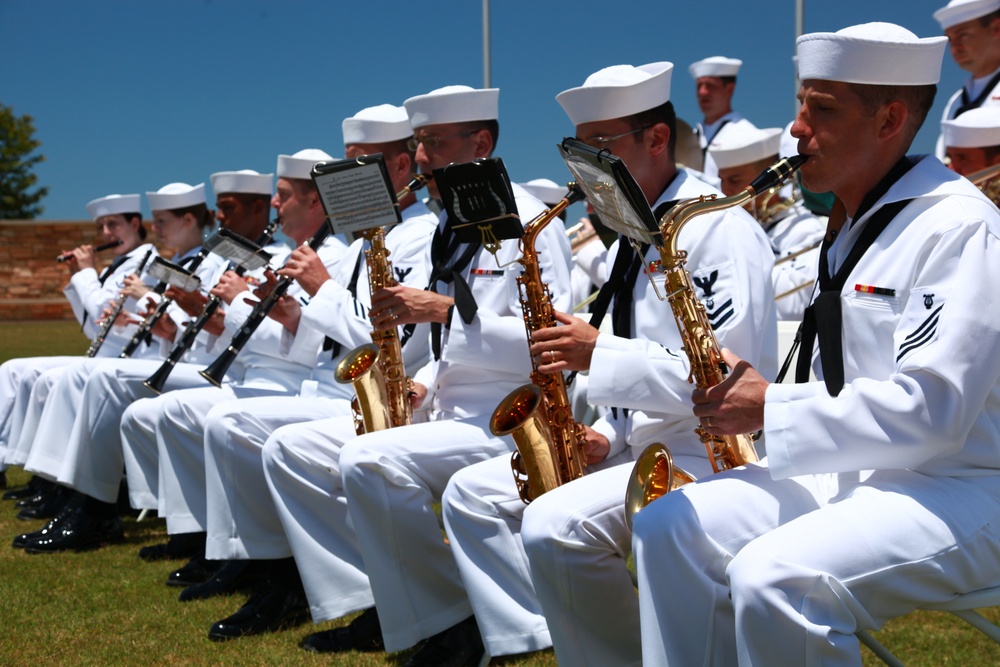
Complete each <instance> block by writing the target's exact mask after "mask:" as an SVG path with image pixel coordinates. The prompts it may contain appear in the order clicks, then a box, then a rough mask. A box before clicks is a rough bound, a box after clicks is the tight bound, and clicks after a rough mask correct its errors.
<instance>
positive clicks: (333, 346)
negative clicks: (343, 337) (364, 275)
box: [323, 235, 388, 359]
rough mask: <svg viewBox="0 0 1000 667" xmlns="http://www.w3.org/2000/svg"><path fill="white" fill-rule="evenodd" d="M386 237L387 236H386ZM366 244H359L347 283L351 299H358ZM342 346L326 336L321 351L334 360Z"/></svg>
mask: <svg viewBox="0 0 1000 667" xmlns="http://www.w3.org/2000/svg"><path fill="white" fill-rule="evenodd" d="M387 236H388V235H387ZM366 245H368V242H367V241H365V242H364V243H362V244H361V251H360V252H359V253H358V261H357V262H355V263H354V271H353V272H352V273H351V279H350V281H348V283H347V291H348V292H350V293H351V298H352V299H357V298H358V276H359V275H361V265H362V264H363V263H364V261H363V260H364V258H365V246H366ZM342 348H343V346H342V345H341V344H340V343H339V342H338V341H335V340H334V339H332V338H330V337H329V336H326V337H325V338H323V351H324V352H325V351H326V350H331V352H330V358H331V359H336V358H337V357H339V356H340V350H341V349H342Z"/></svg>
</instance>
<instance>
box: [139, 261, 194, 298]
mask: <svg viewBox="0 0 1000 667" xmlns="http://www.w3.org/2000/svg"><path fill="white" fill-rule="evenodd" d="M146 273H147V274H148V275H150V276H152V277H153V278H156V279H157V280H159V281H160V282H164V283H167V284H168V285H172V286H173V287H177V288H178V289H182V290H184V291H185V292H193V291H195V290H196V289H198V287H199V286H200V285H201V280H200V279H199V278H198V276H196V275H193V274H191V273H189V272H188V271H186V270H184V268H183V267H181V266H178V265H177V264H174V263H173V262H168V261H167V260H165V259H161V258H160V257H155V258H154V259H153V264H152V265H151V266H150V267H149V268H148V269H147V270H146Z"/></svg>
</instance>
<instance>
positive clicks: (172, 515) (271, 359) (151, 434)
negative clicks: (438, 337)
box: [121, 149, 347, 585]
mask: <svg viewBox="0 0 1000 667" xmlns="http://www.w3.org/2000/svg"><path fill="white" fill-rule="evenodd" d="M332 159H333V158H332V157H331V156H330V155H328V154H327V153H325V152H323V151H321V150H317V149H305V150H302V151H299V152H298V153H295V154H294V155H279V156H278V166H277V175H278V184H277V194H276V196H275V198H274V200H273V202H272V203H273V205H274V207H275V208H276V209H277V210H278V215H279V217H280V218H281V221H282V223H281V224H282V231H283V232H284V233H285V234H286V235H287V236H288V237H289V238H291V239H292V240H293V241H294V242H295V243H296V244H302V243H305V242H306V241H307V240H308V239H310V238H312V237H313V236H314V235H316V234H317V233H318V232H320V231H321V229H322V227H323V224H324V221H325V217H326V214H325V211H324V209H323V206H322V203H321V201H320V198H319V193H318V192H317V190H316V187H315V185H314V184H313V182H312V181H311V180H310V172H311V170H312V167H313V165H314V164H316V163H317V162H325V161H329V160H332ZM346 251H347V244H346V243H345V242H344V240H343V238H341V237H340V236H339V235H335V234H330V235H328V236H326V238H325V240H324V241H323V242H322V244H321V245H320V246H319V248H318V249H317V253H318V255H319V256H320V258H321V260H322V262H323V264H324V266H326V267H327V270H329V271H332V272H335V271H336V270H337V267H338V266H339V263H340V261H341V259H342V258H343V257H344V255H345V254H346ZM272 277H273V276H272ZM268 285H269V286H270V283H268ZM300 300H301V301H300ZM257 301H258V298H257V297H256V296H254V295H250V294H249V293H248V292H244V295H243V296H239V297H237V298H234V299H233V300H232V303H230V304H229V307H228V308H227V309H226V314H225V326H226V330H227V331H226V334H225V335H224V336H223V338H224V339H225V337H226V335H228V334H231V333H235V332H237V331H238V330H239V329H240V328H241V327H242V325H243V323H244V322H245V321H246V320H247V317H248V316H249V315H250V313H251V312H252V311H253V309H254V305H255V304H256V303H257ZM297 301H298V302H301V303H305V302H307V301H308V298H307V295H306V293H305V292H304V290H302V288H301V286H299V285H297V284H292V285H291V287H290V289H289V290H288V292H287V294H286V295H285V297H283V302H284V303H282V304H281V305H280V306H279V307H276V308H275V310H273V311H272V314H274V313H277V312H279V311H281V312H282V314H285V313H287V312H288V311H289V310H292V308H293V307H289V305H288V304H289V303H293V302H297ZM280 316H281V315H279V317H280ZM286 321H287V320H286ZM285 330H286V328H285V324H284V323H280V322H279V321H278V320H277V319H275V318H274V317H267V318H264V320H263V321H262V322H261V324H260V326H259V327H258V328H257V329H256V330H255V331H254V333H253V335H252V336H251V337H250V338H249V340H248V342H247V343H246V345H245V346H244V347H243V349H242V351H241V352H240V354H239V357H238V358H239V361H240V362H241V364H242V366H243V377H242V379H241V381H240V382H239V383H223V384H222V386H221V387H201V388H191V389H181V390H178V391H172V392H168V393H166V394H163V395H162V396H158V397H156V398H149V399H143V400H140V401H137V402H135V403H133V404H132V405H131V406H130V407H129V409H128V410H126V412H125V414H124V415H123V417H122V426H121V429H122V444H123V446H124V447H127V448H129V449H132V450H139V451H138V452H137V451H132V452H131V453H127V454H126V455H125V461H126V466H127V465H128V464H129V463H130V462H131V463H140V464H146V465H148V464H149V461H150V460H151V458H152V457H151V456H150V455H149V454H148V452H149V449H150V447H151V444H152V443H154V442H155V443H156V448H157V453H158V459H157V460H158V464H159V473H158V477H157V479H158V482H159V484H158V486H159V489H158V491H159V494H160V500H159V508H160V509H162V510H163V511H162V515H163V516H165V518H166V520H167V532H168V533H169V534H171V535H174V534H178V533H198V532H204V531H205V527H206V516H205V464H204V461H205V457H204V429H205V419H206V417H207V415H208V412H209V411H210V410H211V409H212V407H214V406H215V405H216V404H218V403H220V402H222V401H226V400H232V399H234V398H249V397H253V396H276V395H289V394H293V393H295V392H297V391H299V390H300V388H301V385H302V382H303V381H304V380H308V379H309V378H310V376H311V374H312V372H313V369H314V367H315V363H316V359H317V354H318V352H319V348H320V345H321V343H322V337H321V336H314V335H313V334H312V332H309V333H308V334H307V336H308V337H309V338H310V344H309V345H308V346H307V345H297V344H296V341H295V340H294V338H292V339H289V338H288V337H286V336H285V333H284V332H285ZM132 474H133V473H129V478H131V477H132ZM137 474H138V475H139V476H140V477H146V478H147V479H149V478H150V476H151V475H152V474H153V473H152V472H150V471H142V472H138V473H137ZM171 576H172V579H171V580H168V583H172V584H175V585H187V584H193V583H196V581H192V580H186V579H184V578H180V579H179V580H174V579H177V578H176V577H173V575H171ZM202 578H203V577H202Z"/></svg>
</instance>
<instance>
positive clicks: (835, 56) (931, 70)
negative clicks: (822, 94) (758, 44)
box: [796, 23, 948, 86]
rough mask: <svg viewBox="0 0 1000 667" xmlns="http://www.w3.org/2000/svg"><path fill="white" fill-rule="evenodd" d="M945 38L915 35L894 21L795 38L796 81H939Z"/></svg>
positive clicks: (905, 83)
mask: <svg viewBox="0 0 1000 667" xmlns="http://www.w3.org/2000/svg"><path fill="white" fill-rule="evenodd" d="M947 43H948V38H947V37H927V38H924V39H921V38H919V37H917V36H916V35H914V34H913V33H912V32H910V31H909V30H907V29H906V28H903V27H900V26H898V25H895V24H894V23H863V24H861V25H854V26H851V27H849V28H844V29H842V30H838V31H837V32H814V33H811V34H808V35H802V36H801V37H799V38H798V40H796V48H797V53H798V63H799V79H800V80H802V81H805V80H807V79H822V80H826V81H843V82H846V83H863V84H874V85H888V86H922V85H929V84H935V83H937V82H938V81H939V80H940V79H941V59H942V57H943V56H944V49H945V45H946V44H947Z"/></svg>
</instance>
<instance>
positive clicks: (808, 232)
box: [708, 127, 824, 322]
mask: <svg viewBox="0 0 1000 667" xmlns="http://www.w3.org/2000/svg"><path fill="white" fill-rule="evenodd" d="M781 133H782V129H781V128H780V127H772V128H767V129H757V128H735V129H734V130H733V131H732V132H730V133H729V134H727V135H726V137H725V138H723V139H721V140H719V141H718V143H717V144H713V145H712V146H711V147H709V149H708V152H709V153H710V154H711V155H712V158H713V159H714V160H715V164H716V165H718V167H719V179H720V180H721V181H722V185H721V186H720V188H719V189H720V190H722V194H724V195H726V196H727V197H731V196H732V195H735V194H736V193H738V192H740V191H741V190H743V189H744V188H745V187H747V186H748V185H750V183H751V181H753V179H754V178H756V177H757V175H758V174H759V173H760V172H762V171H763V170H764V169H766V168H767V167H769V166H770V165H772V164H774V163H775V162H776V161H777V160H778V150H779V146H780V143H781ZM784 190H785V188H775V189H772V190H769V191H767V192H764V193H763V194H761V195H759V196H758V197H756V198H755V199H754V200H753V202H752V203H750V204H747V210H748V211H750V213H751V215H753V216H754V217H755V218H757V220H758V221H759V222H760V224H761V225H762V226H763V227H764V232H765V233H766V234H767V238H768V240H770V242H771V248H772V249H773V250H774V270H773V271H772V272H771V280H772V282H773V283H774V298H775V305H776V306H777V309H778V319H779V320H793V321H795V322H798V321H799V320H801V319H802V311H804V310H805V308H806V306H808V305H809V301H810V300H811V297H812V290H811V288H812V286H813V283H814V282H815V280H816V267H817V265H818V263H819V242H820V240H821V239H822V238H823V233H824V225H823V223H822V222H821V221H820V219H819V218H817V217H816V216H815V215H813V213H812V212H811V211H810V210H809V209H807V208H806V207H805V206H803V205H802V201H801V200H800V199H797V198H796V197H795V195H794V193H792V194H790V195H789V196H788V197H784Z"/></svg>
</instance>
